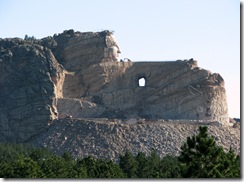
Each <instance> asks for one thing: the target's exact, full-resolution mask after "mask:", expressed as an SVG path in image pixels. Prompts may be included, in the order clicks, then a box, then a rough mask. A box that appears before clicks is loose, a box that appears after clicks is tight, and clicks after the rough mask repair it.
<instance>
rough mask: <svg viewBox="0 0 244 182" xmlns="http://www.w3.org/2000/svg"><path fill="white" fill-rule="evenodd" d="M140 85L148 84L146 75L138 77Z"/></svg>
mask: <svg viewBox="0 0 244 182" xmlns="http://www.w3.org/2000/svg"><path fill="white" fill-rule="evenodd" d="M138 85H139V87H145V86H146V79H145V78H144V77H141V78H139V79H138Z"/></svg>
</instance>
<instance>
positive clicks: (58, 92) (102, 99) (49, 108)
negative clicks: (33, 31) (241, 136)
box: [0, 30, 238, 156]
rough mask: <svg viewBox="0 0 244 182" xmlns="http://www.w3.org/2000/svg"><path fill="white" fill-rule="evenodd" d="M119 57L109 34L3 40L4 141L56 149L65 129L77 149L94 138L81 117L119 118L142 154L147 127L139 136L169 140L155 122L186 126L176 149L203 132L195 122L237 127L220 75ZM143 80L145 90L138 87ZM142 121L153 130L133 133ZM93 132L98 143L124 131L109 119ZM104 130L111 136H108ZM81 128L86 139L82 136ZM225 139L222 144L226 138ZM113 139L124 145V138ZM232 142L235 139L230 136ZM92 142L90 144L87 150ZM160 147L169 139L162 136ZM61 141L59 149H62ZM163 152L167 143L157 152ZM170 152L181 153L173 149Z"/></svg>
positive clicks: (187, 63) (184, 63)
mask: <svg viewBox="0 0 244 182" xmlns="http://www.w3.org/2000/svg"><path fill="white" fill-rule="evenodd" d="M118 53H120V49H119V46H118V44H117V42H116V40H115V37H114V36H113V34H112V32H109V31H103V32H96V33H93V32H85V33H81V32H74V31H73V30H69V31H64V32H63V33H61V34H58V35H54V36H53V37H46V38H43V39H40V40H35V39H26V40H23V39H19V38H13V39H0V72H1V74H0V126H1V129H0V141H9V142H34V143H35V144H37V145H44V143H46V145H47V146H49V147H51V148H52V147H53V148H55V147H58V146H56V144H55V145H54V143H53V142H56V140H59V142H61V141H60V140H62V138H59V137H56V135H58V133H59V132H58V130H60V131H63V130H66V127H68V128H70V129H72V130H73V129H74V130H75V133H72V131H70V132H71V133H70V135H72V137H73V138H75V137H79V138H80V139H79V140H78V139H75V140H74V141H76V142H77V143H78V142H79V141H80V140H82V141H83V139H82V138H83V137H88V138H89V136H90V135H89V134H87V135H89V136H86V134H85V131H84V128H86V122H85V121H87V120H85V121H84V123H83V120H81V119H78V118H83V119H84V118H110V119H114V118H117V119H122V120H123V121H124V122H125V123H126V124H128V126H129V127H127V125H125V126H126V128H127V129H125V133H126V132H127V133H128V135H129V133H130V131H132V130H138V131H137V132H134V134H133V135H131V138H130V140H133V138H135V137H137V138H138V141H137V142H138V146H137V144H136V143H135V144H133V147H134V148H136V147H139V148H140V147H141V148H143V147H144V148H145V150H147V149H146V148H149V147H151V144H150V145H148V146H147V147H145V146H144V144H143V142H142V141H141V140H142V139H143V137H142V133H141V134H140V132H139V131H140V130H141V129H140V128H143V130H141V132H144V133H148V134H146V135H147V137H146V138H147V140H150V137H156V136H158V135H164V130H168V129H163V128H165V127H166V125H164V126H162V127H161V125H158V126H159V127H160V128H162V130H160V131H158V130H157V129H158V128H157V127H156V126H154V125H152V126H151V125H150V121H152V120H157V121H159V120H160V119H165V120H172V121H173V123H174V121H175V120H181V122H183V121H184V125H187V122H188V121H189V123H188V125H189V126H187V129H180V126H181V124H182V123H181V124H180V125H179V123H177V122H175V124H172V123H171V125H170V127H171V126H172V127H173V125H175V127H177V128H178V127H179V130H177V132H178V134H177V137H178V138H177V137H176V139H175V142H176V141H177V140H179V143H180V141H182V140H180V139H179V138H181V136H183V138H186V137H187V136H186V135H187V134H188V133H184V132H183V133H182V134H180V131H181V130H182V131H183V130H189V132H190V130H192V129H194V131H195V130H196V127H197V126H198V124H196V125H195V124H194V123H193V124H192V123H191V122H190V120H196V122H197V121H198V120H199V121H201V123H202V124H207V123H209V122H210V123H211V122H212V123H218V125H211V128H213V130H219V131H221V132H222V130H227V129H223V128H222V129H220V127H222V126H223V127H227V128H228V127H229V128H230V130H232V129H233V128H231V126H229V125H233V123H232V124H230V122H229V117H228V107H227V102H226V94H225V88H224V80H223V79H222V77H221V76H220V75H219V74H216V73H211V72H210V71H208V70H204V69H201V68H199V67H198V65H197V61H196V60H193V59H190V60H177V61H171V62H167V61H166V62H132V61H130V60H129V59H127V61H126V60H124V61H123V60H121V61H118V60H117V59H118ZM142 78H143V79H144V80H145V85H144V86H140V85H139V80H140V79H142ZM68 118H69V119H68ZM71 118H73V119H71ZM139 119H146V121H147V122H148V123H144V124H143V125H135V126H132V125H133V124H135V121H137V120H139ZM92 120H93V121H97V120H98V119H92ZM53 121H55V122H54V123H52V122H53ZM66 122H67V123H66ZM194 122H195V121H194ZM92 125H94V127H95V128H96V129H95V130H94V128H92V127H91V130H94V132H95V133H96V134H94V137H95V136H96V137H105V136H100V134H99V133H100V132H105V133H106V132H108V133H109V132H110V130H111V132H112V131H113V130H114V129H113V128H117V129H116V131H117V130H121V128H120V125H111V123H110V120H102V121H101V123H98V122H94V124H92ZM100 126H101V128H100V129H99V130H97V127H100ZM115 126H116V127H115ZM125 126H123V127H125ZM182 126H183V125H182ZM110 127H112V129H111V128H110ZM123 127H122V128H123ZM167 127H168V125H167ZM167 127H166V128H167ZM103 128H104V129H106V128H107V129H108V131H107V129H106V131H105V130H104V131H103ZM216 128H219V129H216ZM77 129H80V132H82V133H83V134H81V135H80V134H78V133H77V132H78V130H77ZM237 129H238V127H236V130H237ZM76 130H77V131H76ZM170 131H171V130H170ZM121 132H122V131H121ZM172 132H173V131H172ZM64 133H66V132H64ZM64 133H61V134H60V135H61V136H63V135H64ZM88 133H89V132H88ZM122 133H123V132H122ZM149 133H154V134H155V136H154V134H152V135H151V134H149ZM156 133H157V134H156ZM222 133H223V135H220V138H221V137H224V132H222ZM65 135H68V133H66V134H65ZM124 135H125V136H123V137H124V139H123V140H126V138H127V137H129V136H127V134H124ZM172 135H173V134H172ZM72 137H69V138H72ZM113 137H115V138H116V137H118V138H121V137H122V134H121V135H113ZM123 137H122V138H123ZM228 137H230V139H231V137H232V135H228ZM118 138H117V139H116V140H111V142H117V144H116V143H115V144H111V142H110V143H109V141H108V143H109V144H106V142H105V143H104V144H103V145H104V146H99V147H100V148H102V147H104V148H103V149H96V150H97V151H100V152H101V151H102V150H105V149H106V147H112V148H113V145H118V142H121V141H122V140H121V141H120V140H119V139H118ZM89 140H90V139H89ZM89 140H87V141H86V142H88V143H87V145H90V144H89ZM99 140H100V139H99ZM101 140H102V139H101ZM128 140H129V138H128ZM155 140H156V138H155ZM161 140H164V138H162V137H161V139H160V140H159V141H161ZM65 141H66V139H65V140H64V141H63V143H65ZM221 141H222V140H221ZM223 141H225V140H223ZM59 142H57V144H58V145H61V144H60V143H59ZM141 142H142V143H141ZM61 143H62V142H61ZM173 143H174V142H173ZM222 143H223V142H222ZM227 143H228V142H227ZM228 144H230V143H228ZM65 145H66V144H65ZM67 145H68V144H67ZM145 145H146V144H145ZM173 145H175V144H172V147H173ZM129 146H130V142H127V143H126V142H125V146H123V147H125V148H128V149H129V148H130V147H129ZM163 146H164V144H163V143H162V145H160V147H161V148H163ZM85 147H88V146H86V145H85V144H82V145H80V148H79V149H78V150H79V151H78V152H77V155H78V154H81V153H82V154H84V152H81V151H86V149H85ZM90 147H91V146H90ZM133 147H132V148H131V149H132V150H134V148H133ZM70 149H71V148H70ZM55 150H56V149H55ZM71 150H72V151H73V150H75V149H71ZM111 150H112V149H111ZM116 150H117V149H116ZM118 150H119V149H118ZM235 150H236V151H238V148H236V147H235ZM88 151H91V150H87V152H88ZM173 151H176V153H177V150H176V149H174V148H172V152H173ZM74 154H75V153H74ZM101 154H102V153H101ZM113 155H117V154H111V156H113Z"/></svg>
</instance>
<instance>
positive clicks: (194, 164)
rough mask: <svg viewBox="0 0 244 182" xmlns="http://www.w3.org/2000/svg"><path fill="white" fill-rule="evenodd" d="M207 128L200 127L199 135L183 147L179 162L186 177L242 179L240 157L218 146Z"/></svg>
mask: <svg viewBox="0 0 244 182" xmlns="http://www.w3.org/2000/svg"><path fill="white" fill-rule="evenodd" d="M207 129H208V128H207V127H206V126H204V127H202V126H200V127H199V134H198V135H196V136H195V135H194V136H192V137H191V138H190V137H188V138H187V142H186V143H185V144H184V145H183V146H182V147H181V150H182V151H181V154H180V156H179V161H181V162H182V166H181V167H182V169H185V170H184V171H183V176H184V177H190V178H225V177H240V173H239V172H238V170H239V168H240V165H239V164H238V158H239V157H238V156H235V154H234V152H233V150H232V149H231V150H230V151H229V152H228V153H226V152H225V151H224V149H223V148H222V147H219V146H217V145H216V142H215V140H214V137H213V136H208V133H207Z"/></svg>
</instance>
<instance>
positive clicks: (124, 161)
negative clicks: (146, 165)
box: [119, 151, 138, 178]
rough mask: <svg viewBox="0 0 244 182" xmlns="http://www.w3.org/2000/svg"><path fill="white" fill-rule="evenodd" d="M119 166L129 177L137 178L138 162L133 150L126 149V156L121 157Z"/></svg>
mask: <svg viewBox="0 0 244 182" xmlns="http://www.w3.org/2000/svg"><path fill="white" fill-rule="evenodd" d="M119 159H120V161H119V166H120V168H121V169H122V170H123V172H124V173H125V174H126V177H128V178H137V175H136V173H137V169H138V163H137V161H136V159H135V157H134V156H133V155H132V153H131V152H129V151H126V152H125V155H124V156H120V157H119Z"/></svg>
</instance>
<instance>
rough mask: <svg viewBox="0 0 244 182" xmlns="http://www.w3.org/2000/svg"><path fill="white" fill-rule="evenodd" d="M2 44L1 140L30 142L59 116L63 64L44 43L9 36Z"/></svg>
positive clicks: (1, 41) (0, 58) (0, 53)
mask: <svg viewBox="0 0 244 182" xmlns="http://www.w3.org/2000/svg"><path fill="white" fill-rule="evenodd" d="M0 47H1V50H0V51H1V52H0V72H1V74H0V88H1V89H0V128H1V129H0V130H1V132H0V140H1V141H10V142H26V141H27V140H29V139H31V138H32V137H34V136H36V135H38V134H39V133H42V132H44V131H45V130H46V128H47V126H48V124H50V123H51V122H52V120H53V119H55V118H57V109H56V102H57V97H58V96H59V92H60V90H61V89H62V88H60V86H61V85H62V83H60V82H62V80H63V78H64V73H63V68H62V66H60V65H59V63H58V62H57V60H56V59H55V57H54V56H53V54H52V52H51V51H50V50H49V49H47V48H43V47H42V46H39V45H36V44H29V43H27V42H25V41H23V40H21V39H5V40H0Z"/></svg>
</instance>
